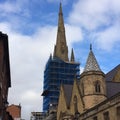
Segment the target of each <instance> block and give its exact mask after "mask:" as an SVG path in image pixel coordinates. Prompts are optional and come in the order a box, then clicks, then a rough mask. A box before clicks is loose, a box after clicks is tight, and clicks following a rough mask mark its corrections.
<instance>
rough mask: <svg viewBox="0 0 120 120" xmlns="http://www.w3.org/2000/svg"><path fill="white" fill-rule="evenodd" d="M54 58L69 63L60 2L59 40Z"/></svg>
mask: <svg viewBox="0 0 120 120" xmlns="http://www.w3.org/2000/svg"><path fill="white" fill-rule="evenodd" d="M54 57H58V58H60V59H62V60H63V61H68V47H67V43H66V36H65V27H64V19H63V13H62V3H61V2H60V8H59V18H58V31H57V40H56V45H55V48H54Z"/></svg>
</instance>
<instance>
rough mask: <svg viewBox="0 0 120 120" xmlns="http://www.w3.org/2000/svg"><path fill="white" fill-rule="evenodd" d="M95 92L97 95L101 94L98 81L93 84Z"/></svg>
mask: <svg viewBox="0 0 120 120" xmlns="http://www.w3.org/2000/svg"><path fill="white" fill-rule="evenodd" d="M95 92H97V93H100V92H101V89H100V82H98V81H97V82H96V83H95Z"/></svg>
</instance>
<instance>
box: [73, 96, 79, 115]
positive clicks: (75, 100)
mask: <svg viewBox="0 0 120 120" xmlns="http://www.w3.org/2000/svg"><path fill="white" fill-rule="evenodd" d="M73 101H74V110H75V113H76V112H78V108H77V96H76V95H75V96H74V100H73Z"/></svg>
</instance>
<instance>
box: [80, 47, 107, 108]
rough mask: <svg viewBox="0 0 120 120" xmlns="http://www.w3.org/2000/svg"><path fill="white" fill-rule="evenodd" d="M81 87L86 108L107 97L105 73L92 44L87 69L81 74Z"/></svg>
mask: <svg viewBox="0 0 120 120" xmlns="http://www.w3.org/2000/svg"><path fill="white" fill-rule="evenodd" d="M80 89H81V92H82V96H83V101H84V104H85V110H87V109H89V108H91V107H94V106H96V105H97V104H99V103H100V102H102V101H104V100H105V99H106V83H105V74H104V73H103V72H102V71H101V69H100V67H99V65H98V63H97V60H96V58H95V56H94V53H93V51H92V46H90V52H89V55H88V59H87V62H86V66H85V69H84V71H83V73H82V74H81V76H80Z"/></svg>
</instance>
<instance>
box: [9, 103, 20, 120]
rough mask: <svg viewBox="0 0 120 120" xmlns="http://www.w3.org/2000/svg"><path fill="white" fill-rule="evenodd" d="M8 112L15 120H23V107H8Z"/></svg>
mask: <svg viewBox="0 0 120 120" xmlns="http://www.w3.org/2000/svg"><path fill="white" fill-rule="evenodd" d="M7 111H8V112H9V114H10V115H11V116H12V118H13V119H14V120H21V105H13V104H12V105H10V106H8V107H7Z"/></svg>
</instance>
